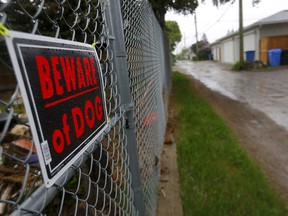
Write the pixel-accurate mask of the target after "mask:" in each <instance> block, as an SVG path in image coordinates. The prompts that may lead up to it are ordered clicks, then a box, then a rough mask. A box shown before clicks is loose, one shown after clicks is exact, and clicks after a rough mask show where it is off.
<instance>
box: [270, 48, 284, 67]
mask: <svg viewBox="0 0 288 216" xmlns="http://www.w3.org/2000/svg"><path fill="white" fill-rule="evenodd" d="M281 52H282V50H281V49H271V50H268V60H269V65H270V66H273V67H274V66H280V63H281Z"/></svg>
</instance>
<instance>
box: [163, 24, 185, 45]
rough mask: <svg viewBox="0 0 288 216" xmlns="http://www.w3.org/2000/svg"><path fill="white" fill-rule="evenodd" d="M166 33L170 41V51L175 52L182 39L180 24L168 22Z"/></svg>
mask: <svg viewBox="0 0 288 216" xmlns="http://www.w3.org/2000/svg"><path fill="white" fill-rule="evenodd" d="M165 33H166V34H167V36H168V39H169V44H170V49H171V51H174V50H175V48H176V45H177V43H179V42H180V41H181V38H182V35H181V31H180V29H179V26H178V23H177V22H176V21H166V22H165Z"/></svg>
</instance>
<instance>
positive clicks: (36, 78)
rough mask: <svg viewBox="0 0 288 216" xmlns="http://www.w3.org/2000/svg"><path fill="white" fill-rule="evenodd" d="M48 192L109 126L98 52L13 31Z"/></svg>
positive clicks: (10, 43) (11, 42) (11, 45)
mask: <svg viewBox="0 0 288 216" xmlns="http://www.w3.org/2000/svg"><path fill="white" fill-rule="evenodd" d="M6 44H7V47H8V50H9V54H10V58H11V61H12V64H13V68H14V70H15V73H16V77H17V80H18V84H19V86H20V90H21V94H22V97H23V100H24V104H25V108H26V112H27V114H28V118H29V123H30V126H31V130H32V134H33V138H34V142H35V144H36V149H37V154H38V158H39V162H40V166H41V170H42V174H43V178H44V181H45V185H46V186H47V187H50V186H52V185H53V184H54V183H55V181H56V180H57V179H58V178H59V177H60V176H61V175H62V174H63V173H64V172H65V171H66V170H67V169H68V168H69V167H70V166H71V165H72V164H73V163H74V162H75V161H76V160H77V159H78V158H79V157H80V156H81V154H83V152H84V151H85V150H86V149H87V148H88V147H89V146H91V144H93V143H94V142H95V140H96V139H97V138H98V137H99V135H100V134H101V133H102V132H103V130H105V128H106V127H107V124H108V117H107V110H106V101H105V93H104V87H103V78H102V72H101V67H100V63H99V59H98V57H97V53H96V51H95V48H94V47H93V46H92V45H89V44H82V43H78V42H72V41H67V40H61V39H55V38H50V37H44V36H39V35H31V34H25V33H19V32H14V31H11V33H10V37H6Z"/></svg>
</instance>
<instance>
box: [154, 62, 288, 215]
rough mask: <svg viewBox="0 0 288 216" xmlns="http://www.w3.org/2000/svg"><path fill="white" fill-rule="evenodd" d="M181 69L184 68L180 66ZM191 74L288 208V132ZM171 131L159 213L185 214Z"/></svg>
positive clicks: (163, 164)
mask: <svg viewBox="0 0 288 216" xmlns="http://www.w3.org/2000/svg"><path fill="white" fill-rule="evenodd" d="M177 70H178V71H181V69H179V68H177ZM189 77H190V79H191V89H192V90H193V91H194V92H196V93H197V94H198V95H200V96H201V97H203V98H204V99H206V100H207V101H208V102H209V103H210V105H211V106H212V107H213V108H214V110H215V111H216V113H217V114H218V115H219V116H221V117H222V118H223V119H224V120H225V121H226V122H227V124H228V125H229V126H230V128H231V129H232V131H233V132H234V134H235V136H236V137H237V139H238V140H239V142H240V144H241V146H242V147H243V149H244V150H245V151H246V152H247V154H248V155H250V157H251V158H252V159H254V160H255V161H256V162H257V163H258V164H259V165H260V166H261V167H262V169H263V172H264V173H265V174H266V175H267V177H268V180H269V182H270V183H271V185H272V187H273V188H274V189H275V190H276V192H277V193H278V194H279V196H280V197H281V198H282V200H283V201H284V202H285V204H286V206H287V208H288V131H287V130H286V129H285V128H284V127H281V126H279V125H277V124H276V123H275V122H274V121H272V120H271V119H270V118H269V117H268V116H267V115H265V114H264V113H262V112H260V111H257V110H255V109H252V108H251V107H250V106H248V105H247V104H243V103H241V102H238V101H235V100H232V99H230V98H228V97H225V96H223V95H221V94H219V93H217V92H213V91H211V90H210V89H208V88H207V87H205V86H204V85H203V84H202V83H200V82H199V81H197V80H195V79H194V78H193V77H192V76H189ZM169 116H170V117H172V124H173V121H175V119H174V120H173V115H171V114H170V115H169ZM170 119H171V118H170ZM169 127H171V122H170V126H169V125H168V128H169ZM172 128H173V127H172ZM171 131H172V132H171ZM171 133H172V134H173V130H170V132H168V134H167V136H168V144H167V143H166V144H165V145H164V150H163V155H162V159H161V177H160V191H159V199H158V210H157V215H158V216H162V215H171V216H172V215H183V212H182V206H181V199H180V188H179V185H178V184H177V183H178V182H179V176H178V170H177V164H176V159H177V155H176V144H175V142H170V141H169V140H171ZM169 137H170V138H169ZM166 138H167V137H166ZM172 141H173V138H172ZM167 159H168V160H167ZM175 188H176V189H175ZM175 206H176V207H175Z"/></svg>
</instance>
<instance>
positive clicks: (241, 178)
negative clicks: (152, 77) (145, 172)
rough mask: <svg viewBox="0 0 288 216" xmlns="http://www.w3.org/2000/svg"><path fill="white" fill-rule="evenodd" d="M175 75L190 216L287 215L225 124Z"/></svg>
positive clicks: (183, 176)
mask: <svg viewBox="0 0 288 216" xmlns="http://www.w3.org/2000/svg"><path fill="white" fill-rule="evenodd" d="M189 85H190V81H189V79H188V78H187V77H186V76H185V75H183V74H180V73H178V72H175V73H173V96H172V97H173V98H172V100H173V102H174V109H175V113H176V119H177V129H176V143H177V154H178V167H179V173H180V184H181V196H182V203H183V210H184V215H186V216H190V215H191V216H193V215H196V216H199V215H203V216H210V215H213V216H217V215H219V216H225V215H233V216H234V215H239V216H245V215H249V216H250V215H251V216H257V215H259V216H265V215H267V216H271V215H288V213H287V211H286V210H285V206H284V205H283V203H282V202H281V201H280V200H279V198H278V197H277V195H276V194H275V192H274V191H273V190H272V188H271V186H270V185H269V183H268V181H267V178H266V177H265V176H264V174H263V172H262V171H261V169H260V168H259V167H258V165H256V164H255V163H254V162H253V161H252V160H251V159H249V158H248V156H247V155H246V153H245V152H244V151H243V150H242V149H241V147H240V146H239V143H238V141H237V140H236V138H235V137H234V135H233V133H232V132H231V130H230V129H229V128H228V126H227V125H226V123H225V122H224V121H223V120H222V119H221V118H220V117H219V116H217V115H216V114H215V112H214V111H213V109H212V108H211V107H210V105H209V104H208V103H207V102H206V101H204V100H203V99H202V98H200V97H199V96H197V95H195V94H194V93H193V92H192V90H191V88H190V87H189Z"/></svg>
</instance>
